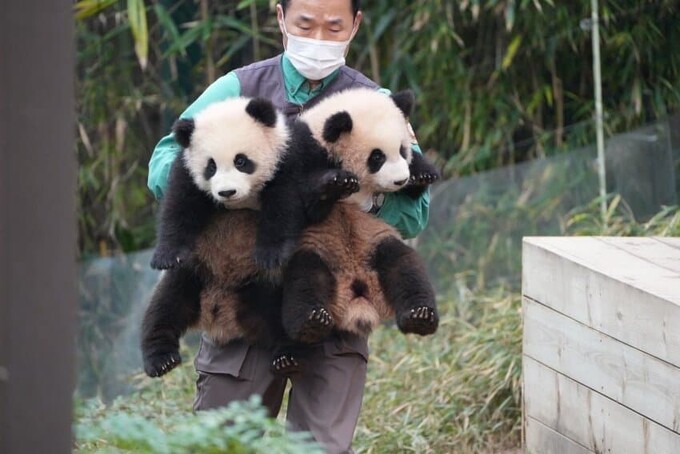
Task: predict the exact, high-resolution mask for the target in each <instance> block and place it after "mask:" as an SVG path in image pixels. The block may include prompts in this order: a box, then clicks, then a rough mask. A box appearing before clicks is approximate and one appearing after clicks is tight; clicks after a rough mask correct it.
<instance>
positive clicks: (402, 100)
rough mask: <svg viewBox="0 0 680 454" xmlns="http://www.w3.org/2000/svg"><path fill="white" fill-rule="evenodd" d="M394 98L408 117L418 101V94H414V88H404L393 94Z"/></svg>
mask: <svg viewBox="0 0 680 454" xmlns="http://www.w3.org/2000/svg"><path fill="white" fill-rule="evenodd" d="M392 100H393V101H394V103H395V104H396V105H397V107H399V110H401V111H402V112H403V113H404V116H405V117H408V116H410V115H411V113H412V112H413V106H414V105H415V103H416V96H415V95H414V94H413V91H412V90H404V91H400V92H397V93H395V94H393V95H392Z"/></svg>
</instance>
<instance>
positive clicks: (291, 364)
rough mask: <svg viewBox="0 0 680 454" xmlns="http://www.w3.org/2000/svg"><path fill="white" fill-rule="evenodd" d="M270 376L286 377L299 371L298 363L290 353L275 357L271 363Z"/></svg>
mask: <svg viewBox="0 0 680 454" xmlns="http://www.w3.org/2000/svg"><path fill="white" fill-rule="evenodd" d="M270 370H271V372H272V374H274V375H278V376H282V377H286V376H289V375H292V374H295V373H296V372H299V371H300V363H298V361H297V360H296V359H295V357H294V356H293V355H291V354H290V353H281V354H279V355H277V356H276V357H275V358H274V359H273V360H272V363H271V367H270Z"/></svg>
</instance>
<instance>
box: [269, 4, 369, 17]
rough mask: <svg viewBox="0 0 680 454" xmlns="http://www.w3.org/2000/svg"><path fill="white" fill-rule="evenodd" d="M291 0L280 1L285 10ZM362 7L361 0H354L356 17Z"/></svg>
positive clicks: (353, 6) (284, 10)
mask: <svg viewBox="0 0 680 454" xmlns="http://www.w3.org/2000/svg"><path fill="white" fill-rule="evenodd" d="M289 1H290V0H279V3H281V8H283V12H284V13H285V12H286V5H287V4H288V2H289ZM360 9H361V0H352V11H354V16H355V17H356V15H357V11H359V10H360Z"/></svg>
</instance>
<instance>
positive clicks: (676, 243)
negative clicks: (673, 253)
mask: <svg viewBox="0 0 680 454" xmlns="http://www.w3.org/2000/svg"><path fill="white" fill-rule="evenodd" d="M654 239H655V240H656V241H658V242H660V243H663V244H665V245H667V246H670V247H672V248H675V249H680V238H673V237H669V236H655V237H654Z"/></svg>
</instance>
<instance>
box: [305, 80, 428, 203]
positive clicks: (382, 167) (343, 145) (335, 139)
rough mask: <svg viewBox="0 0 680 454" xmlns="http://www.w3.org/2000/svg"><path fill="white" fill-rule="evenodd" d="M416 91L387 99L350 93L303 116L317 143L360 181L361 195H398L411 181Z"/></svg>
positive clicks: (368, 92)
mask: <svg viewBox="0 0 680 454" xmlns="http://www.w3.org/2000/svg"><path fill="white" fill-rule="evenodd" d="M414 102H415V99H414V96H413V93H412V92H411V91H408V90H407V91H403V92H399V93H396V94H394V95H392V96H387V95H386V94H384V93H381V92H379V91H376V90H371V89H366V88H358V89H350V90H345V91H343V92H340V93H338V94H335V95H333V96H329V97H328V98H326V99H324V100H323V101H321V102H320V103H319V104H318V105H316V106H314V107H313V108H311V109H310V110H308V111H307V112H306V113H303V115H302V116H301V118H302V119H303V120H304V121H305V122H306V123H307V124H308V125H309V127H310V129H311V131H312V134H313V135H314V137H315V139H316V140H318V141H319V142H320V143H321V144H322V145H323V146H324V147H325V148H327V149H328V151H329V152H330V153H331V155H332V156H333V157H334V158H336V159H337V160H339V161H340V162H342V167H343V169H346V170H349V171H352V172H354V173H355V174H356V175H357V176H358V177H359V184H360V186H361V193H375V192H394V191H397V190H399V189H401V188H402V187H403V186H404V185H405V184H406V183H407V182H408V179H409V176H410V174H409V163H410V162H411V141H412V140H411V134H410V132H409V128H408V122H407V117H408V116H409V115H410V114H411V110H412V109H413V105H414Z"/></svg>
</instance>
